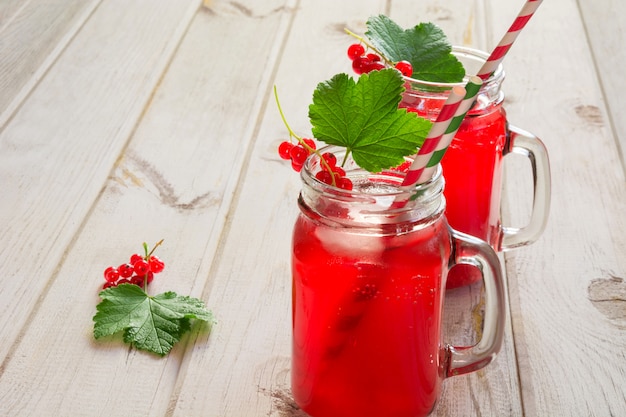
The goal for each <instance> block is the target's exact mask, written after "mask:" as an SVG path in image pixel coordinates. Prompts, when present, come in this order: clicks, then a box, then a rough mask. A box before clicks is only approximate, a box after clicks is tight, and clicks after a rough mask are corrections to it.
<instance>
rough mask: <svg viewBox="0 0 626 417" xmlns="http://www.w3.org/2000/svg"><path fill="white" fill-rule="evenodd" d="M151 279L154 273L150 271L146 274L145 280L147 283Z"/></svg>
mask: <svg viewBox="0 0 626 417" xmlns="http://www.w3.org/2000/svg"><path fill="white" fill-rule="evenodd" d="M153 279H154V273H153V272H152V271H150V272H148V273H147V274H146V280H147V282H148V284H150V283H151V282H152V280H153Z"/></svg>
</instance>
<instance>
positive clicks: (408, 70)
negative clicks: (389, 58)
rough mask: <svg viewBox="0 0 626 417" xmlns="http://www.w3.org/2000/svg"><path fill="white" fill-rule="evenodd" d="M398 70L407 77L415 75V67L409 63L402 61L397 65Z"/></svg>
mask: <svg viewBox="0 0 626 417" xmlns="http://www.w3.org/2000/svg"><path fill="white" fill-rule="evenodd" d="M396 69H397V70H398V71H400V72H401V73H402V75H404V76H405V77H410V76H411V75H413V65H411V63H410V62H409V61H400V62H398V63H397V64H396Z"/></svg>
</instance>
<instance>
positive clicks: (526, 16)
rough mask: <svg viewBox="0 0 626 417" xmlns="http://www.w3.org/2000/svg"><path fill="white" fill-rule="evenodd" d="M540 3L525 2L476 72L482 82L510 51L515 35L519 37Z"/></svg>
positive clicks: (528, 0)
mask: <svg viewBox="0 0 626 417" xmlns="http://www.w3.org/2000/svg"><path fill="white" fill-rule="evenodd" d="M542 1H543V0H527V1H526V4H524V7H522V10H521V11H520V12H519V14H518V15H517V18H516V19H515V21H514V22H513V24H512V25H511V27H510V28H509V30H508V31H507V32H506V34H505V35H504V36H503V37H502V40H501V41H500V43H499V44H498V46H496V48H495V49H494V50H493V52H491V55H490V56H489V58H487V61H486V62H485V64H484V65H483V66H482V68H481V69H480V71H478V74H477V75H478V76H479V77H480V78H481V79H482V80H486V79H488V78H489V77H490V76H491V74H493V72H494V71H495V70H496V68H498V65H500V62H502V60H503V59H504V56H505V55H506V53H507V52H509V49H511V46H512V45H513V42H515V39H516V38H517V35H519V33H520V32H521V31H522V29H524V26H526V23H528V21H529V20H530V18H531V17H532V16H533V14H534V13H535V11H536V10H537V8H538V7H539V6H540V5H541V2H542Z"/></svg>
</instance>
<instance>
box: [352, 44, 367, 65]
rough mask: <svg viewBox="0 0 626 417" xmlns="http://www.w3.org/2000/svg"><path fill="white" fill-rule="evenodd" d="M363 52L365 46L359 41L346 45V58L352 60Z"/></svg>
mask: <svg viewBox="0 0 626 417" xmlns="http://www.w3.org/2000/svg"><path fill="white" fill-rule="evenodd" d="M364 53H365V48H364V47H363V45H361V44H360V43H354V44H352V45H350V46H349V47H348V58H350V59H351V60H352V61H354V60H355V59H357V58H358V57H360V56H361V55H363V54H364Z"/></svg>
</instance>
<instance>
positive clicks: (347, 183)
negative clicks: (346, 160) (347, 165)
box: [337, 177, 353, 190]
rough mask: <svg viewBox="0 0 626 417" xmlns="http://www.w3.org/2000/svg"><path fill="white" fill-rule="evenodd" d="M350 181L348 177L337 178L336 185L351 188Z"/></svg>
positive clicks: (344, 188)
mask: <svg viewBox="0 0 626 417" xmlns="http://www.w3.org/2000/svg"><path fill="white" fill-rule="evenodd" d="M352 186H353V185H352V181H351V180H350V178H346V177H343V178H339V180H338V181H337V187H338V188H341V189H343V190H352Z"/></svg>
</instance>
